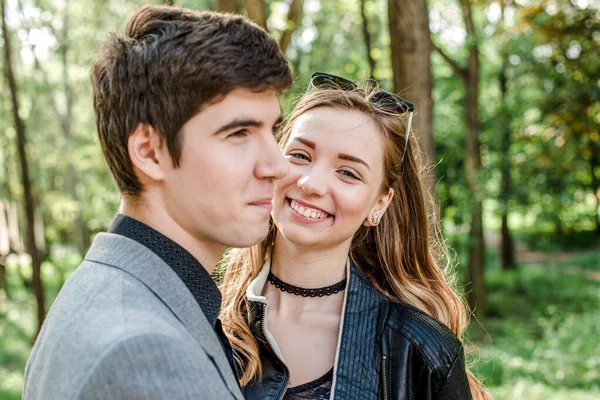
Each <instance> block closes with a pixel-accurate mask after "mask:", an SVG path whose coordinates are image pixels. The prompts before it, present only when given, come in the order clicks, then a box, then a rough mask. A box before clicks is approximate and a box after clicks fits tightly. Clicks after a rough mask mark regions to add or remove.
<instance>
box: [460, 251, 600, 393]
mask: <svg viewBox="0 0 600 400" xmlns="http://www.w3.org/2000/svg"><path fill="white" fill-rule="evenodd" d="M592 254H596V256H599V255H600V252H595V253H590V254H585V255H582V256H580V257H577V258H575V259H573V260H570V261H569V262H565V263H564V265H568V266H569V267H570V268H576V269H588V267H589V266H594V265H597V264H596V263H595V262H594V261H590V260H597V259H594V258H593V257H594V256H593V255H592ZM562 264H563V263H559V264H558V265H557V267H548V266H541V265H537V266H536V265H524V266H522V267H521V268H520V269H518V270H516V271H509V272H501V271H500V270H499V269H492V270H491V271H489V272H488V274H487V285H488V293H489V295H488V313H489V316H488V317H487V318H486V320H485V322H484V326H485V329H483V328H482V327H481V325H479V324H478V323H477V322H472V323H471V326H470V327H469V329H468V336H469V339H470V340H471V341H472V342H473V343H474V344H475V346H470V347H469V350H470V352H471V353H472V354H471V358H472V359H475V358H476V359H477V363H476V364H475V366H474V370H475V371H476V373H477V375H478V376H479V377H480V378H481V379H483V381H484V382H485V384H486V385H487V386H488V387H489V389H490V391H491V392H492V394H493V395H494V396H495V398H496V399H498V400H502V399H517V398H518V399H569V400H576V399H599V398H600V340H599V339H598V337H600V282H597V281H595V280H592V279H589V278H587V277H585V276H583V275H581V274H577V273H573V272H565V271H563V270H562V268H560V267H561V266H562ZM475 348H476V349H477V350H475Z"/></svg>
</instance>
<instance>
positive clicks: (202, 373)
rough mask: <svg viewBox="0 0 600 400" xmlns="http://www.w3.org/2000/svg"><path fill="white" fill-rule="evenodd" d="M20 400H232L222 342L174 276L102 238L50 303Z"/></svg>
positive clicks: (236, 394)
mask: <svg viewBox="0 0 600 400" xmlns="http://www.w3.org/2000/svg"><path fill="white" fill-rule="evenodd" d="M23 398H24V399H52V400H54V399H232V398H235V399H239V400H241V399H242V398H243V397H242V395H241V393H240V391H239V387H238V384H237V381H236V379H235V377H234V375H233V373H232V371H231V368H230V366H229V363H228V361H227V358H226V356H225V354H224V352H223V349H222V346H221V343H220V341H219V339H218V338H217V335H216V334H215V332H214V329H213V326H212V325H211V323H210V322H209V321H208V320H207V318H206V316H205V315H204V313H203V312H202V310H201V308H200V306H199V305H198V303H197V301H196V300H195V298H194V296H193V295H192V294H191V293H190V291H189V289H188V288H187V287H186V285H185V284H184V283H183V282H182V281H181V279H180V278H179V277H178V276H177V274H176V273H175V272H174V271H173V270H172V269H171V268H169V266H168V265H167V264H166V263H165V262H164V261H163V260H161V258H160V257H158V256H157V255H156V254H154V253H153V252H152V251H150V250H149V249H148V248H147V247H145V246H143V245H141V244H140V243H138V242H136V241H134V240H132V239H129V238H126V237H124V236H121V235H116V234H111V233H100V234H98V235H97V236H96V238H95V240H94V243H93V244H92V246H91V248H90V251H89V252H88V254H87V255H86V257H85V260H84V261H83V262H82V263H81V265H80V266H79V267H78V268H77V269H76V270H75V272H74V273H73V274H71V276H70V277H69V279H67V282H66V283H65V285H64V287H63V288H62V290H61V292H60V293H59V295H58V297H57V298H56V300H55V302H54V304H53V305H52V308H51V309H50V312H49V313H48V316H47V318H46V322H45V323H44V326H43V327H42V331H41V332H40V335H39V337H38V339H37V341H36V343H35V345H34V348H33V351H32V353H31V356H30V358H29V361H28V363H27V367H26V369H25V385H24V388H23Z"/></svg>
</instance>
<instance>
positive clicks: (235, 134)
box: [227, 129, 248, 138]
mask: <svg viewBox="0 0 600 400" xmlns="http://www.w3.org/2000/svg"><path fill="white" fill-rule="evenodd" d="M246 136H248V131H247V130H246V129H241V130H239V131H235V132H233V133H230V134H229V135H227V138H236V137H246Z"/></svg>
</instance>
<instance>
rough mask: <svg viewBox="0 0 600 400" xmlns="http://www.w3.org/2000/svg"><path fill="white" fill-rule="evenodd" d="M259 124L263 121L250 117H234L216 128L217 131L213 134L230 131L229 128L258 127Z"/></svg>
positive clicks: (261, 124)
mask: <svg viewBox="0 0 600 400" xmlns="http://www.w3.org/2000/svg"><path fill="white" fill-rule="evenodd" d="M261 126H263V123H262V122H261V121H257V120H255V119H250V118H242V119H234V120H233V121H231V122H229V123H227V124H225V125H223V126H222V127H220V128H219V129H217V131H216V132H215V133H214V135H218V134H219V133H221V132H225V131H230V130H232V129H236V128H247V127H254V128H260V127H261Z"/></svg>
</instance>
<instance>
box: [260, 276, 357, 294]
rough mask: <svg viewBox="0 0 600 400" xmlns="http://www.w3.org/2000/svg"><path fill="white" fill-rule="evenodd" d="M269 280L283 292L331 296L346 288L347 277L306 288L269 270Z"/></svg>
mask: <svg viewBox="0 0 600 400" xmlns="http://www.w3.org/2000/svg"><path fill="white" fill-rule="evenodd" d="M267 280H268V281H269V282H271V283H272V284H273V285H275V287H276V288H277V289H279V290H281V291H282V292H288V293H290V294H295V295H296V296H302V297H323V296H331V295H332V294H336V293H339V292H341V291H342V290H344V289H346V282H347V280H346V278H344V279H342V280H341V281H339V282H338V283H336V284H334V285H331V286H327V287H322V288H317V289H305V288H301V287H298V286H294V285H290V284H289V283H285V282H284V281H282V280H281V279H279V278H278V277H276V276H275V275H273V272H271V271H269V277H268V278H267Z"/></svg>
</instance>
